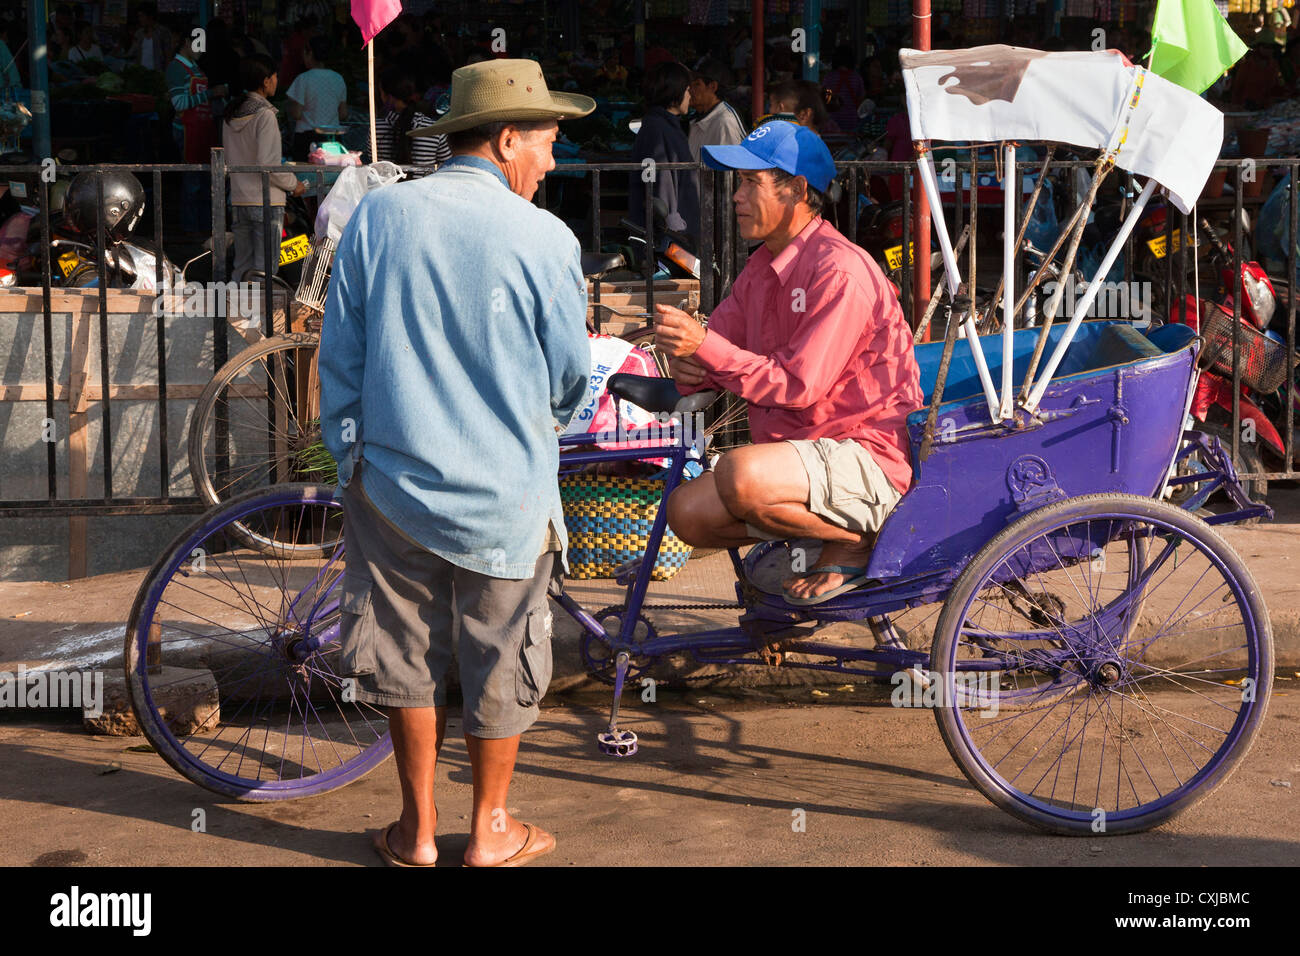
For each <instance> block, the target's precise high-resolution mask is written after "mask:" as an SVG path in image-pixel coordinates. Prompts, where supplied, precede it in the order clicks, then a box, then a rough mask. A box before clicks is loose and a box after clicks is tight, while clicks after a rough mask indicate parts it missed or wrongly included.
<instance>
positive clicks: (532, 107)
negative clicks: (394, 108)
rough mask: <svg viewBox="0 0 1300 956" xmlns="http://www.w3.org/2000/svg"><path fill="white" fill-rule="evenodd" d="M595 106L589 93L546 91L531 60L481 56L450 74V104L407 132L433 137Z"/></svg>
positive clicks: (569, 114)
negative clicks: (437, 116)
mask: <svg viewBox="0 0 1300 956" xmlns="http://www.w3.org/2000/svg"><path fill="white" fill-rule="evenodd" d="M595 108H596V101H595V100H593V99H592V98H591V97H590V96H582V95H580V94H577V93H552V92H551V91H550V90H548V89H547V88H546V78H545V77H543V76H542V67H541V64H539V63H538V62H537V61H536V60H484V61H483V62H481V63H471V64H470V65H469V66H462V67H461V68H460V69H458V70H456V71H455V72H454V73H452V74H451V108H450V109H448V110H447V113H446V115H445V116H443V117H442V119H440V120H438V121H437V122H436V123H433V124H431V125H429V126H422V127H420V128H419V129H418V130H412V131H411V132H410V133H409V134H408V135H410V136H412V137H417V136H437V135H439V134H442V133H454V132H456V131H457V130H462V129H470V128H472V127H474V126H482V125H483V124H484V123H496V122H500V121H502V120H521V121H527V120H548V119H554V120H561V119H575V118H577V117H579V116H586V115H587V114H588V113H590V112H591V111H592V110H594V109H595Z"/></svg>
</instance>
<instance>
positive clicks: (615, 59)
mask: <svg viewBox="0 0 1300 956" xmlns="http://www.w3.org/2000/svg"><path fill="white" fill-rule="evenodd" d="M596 79H598V80H604V81H606V82H607V83H609V84H611V85H613V86H622V85H623V84H624V83H626V82H627V67H625V66H624V65H623V56H622V54H620V53H619V52H618V49H617V48H615V49H613V50H610V51H609V56H607V57H605V64H604V65H603V66H602V67H601V68H600V72H598V73H597V74H596Z"/></svg>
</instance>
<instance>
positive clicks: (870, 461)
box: [787, 438, 903, 534]
mask: <svg viewBox="0 0 1300 956" xmlns="http://www.w3.org/2000/svg"><path fill="white" fill-rule="evenodd" d="M787 444H790V445H793V446H794V450H795V451H797V452H798V453H799V458H800V459H801V460H802V461H803V468H804V471H806V472H807V473H808V501H807V505H808V510H809V511H811V512H812V513H813V514H815V515H817V516H818V517H819V518H824V519H825V520H827V521H829V522H830V523H831V524H833V525H837V526H839V527H841V528H846V529H848V530H849V531H856V532H859V533H861V534H868V533H870V534H874V533H875V532H877V531H879V530H880V526H881V525H882V524H884V523H885V518H886V517H888V516H889V512H891V511H893V510H894V505H896V504H898V500H899V499H900V498H902V497H903V496H902V495H901V494H899V493H898V489H897V488H895V487H894V485H893V483H892V482H891V481H890V480H889V479H888V478H886V477H885V473H884V472H883V471H881V470H880V466H879V465H878V464H876V460H875V459H874V458H872V457H871V453H870V452H869V451H867V450H866V449H865V448H863V447H862V445H860V444H859V443H858V442H856V441H854V440H853V439H851V438H848V439H845V440H844V441H836V440H835V439H834V438H814V439H810V440H805V439H799V440H796V441H791V442H788V443H787Z"/></svg>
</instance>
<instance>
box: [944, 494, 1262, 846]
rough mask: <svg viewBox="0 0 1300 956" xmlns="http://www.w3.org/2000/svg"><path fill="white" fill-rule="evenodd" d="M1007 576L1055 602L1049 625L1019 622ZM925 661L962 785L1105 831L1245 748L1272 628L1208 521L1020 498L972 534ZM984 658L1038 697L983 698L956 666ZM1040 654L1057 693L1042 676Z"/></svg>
mask: <svg viewBox="0 0 1300 956" xmlns="http://www.w3.org/2000/svg"><path fill="white" fill-rule="evenodd" d="M1136 541H1145V547H1144V548H1141V549H1137V548H1135V547H1134V546H1133V543H1134V542H1136ZM1121 553H1124V554H1127V555H1128V556H1129V557H1128V558H1127V559H1122V560H1119V561H1116V564H1117V565H1124V566H1120V567H1112V568H1108V567H1107V563H1108V560H1109V559H1110V555H1112V554H1116V555H1117V554H1121ZM1138 554H1140V557H1139V558H1138V559H1137V560H1139V561H1140V564H1138V565H1137V566H1136V572H1137V573H1136V574H1134V573H1133V572H1134V570H1135V568H1134V567H1133V566H1132V564H1131V562H1132V560H1133V556H1134V555H1138ZM1126 562H1127V563H1126ZM1117 575H1118V577H1117ZM1010 581H1019V582H1020V583H1021V584H1023V585H1024V588H1025V589H1027V590H1029V591H1031V592H1042V593H1052V594H1055V595H1058V596H1060V597H1062V598H1064V599H1065V600H1066V602H1067V603H1068V604H1069V605H1070V609H1069V610H1068V611H1067V613H1065V614H1060V615H1058V617H1057V622H1058V626H1056V627H1055V628H1048V629H1044V628H1043V627H1042V626H1041V622H1038V621H1030V620H1028V618H1027V617H1026V615H1025V614H1024V613H1023V612H1021V613H1020V620H1019V621H1017V620H1016V610H1015V607H1014V602H1005V601H1001V600H1000V596H1001V595H1002V594H1003V593H1005V592H1006V591H1007V590H1008V589H1007V582H1010ZM932 662H933V663H932V665H931V666H932V669H933V672H934V677H935V678H937V679H939V680H941V681H942V682H943V687H942V694H941V696H940V698H939V702H940V706H938V707H937V708H936V710H935V716H936V719H937V720H938V723H939V731H940V734H941V735H942V736H943V740H944V743H945V745H946V746H947V747H948V750H949V752H950V753H951V754H952V756H953V759H954V760H956V762H957V764H958V766H960V767H961V769H962V772H963V773H964V774H965V775H966V777H967V779H968V780H970V782H971V783H972V784H973V785H974V786H975V787H976V789H978V790H979V791H980V792H981V793H983V794H984V795H985V796H986V797H988V798H989V800H991V801H992V802H993V803H994V804H995V805H996V806H998V807H1000V808H1002V809H1003V810H1006V811H1007V812H1008V813H1010V814H1012V815H1013V816H1015V817H1017V818H1018V819H1020V820H1023V821H1025V822H1028V823H1032V824H1034V825H1035V826H1038V827H1041V828H1043V829H1046V830H1050V831H1052V832H1054V833H1061V834H1066V835H1086V836H1099V835H1116V834H1120V833H1135V832H1139V831H1142V830H1146V829H1149V828H1151V827H1154V826H1156V825H1158V824H1160V823H1163V822H1165V821H1167V820H1169V819H1171V818H1172V817H1174V816H1175V815H1176V814H1179V813H1181V812H1183V811H1185V810H1187V809H1188V808H1189V807H1191V806H1192V805H1193V804H1195V803H1197V802H1199V801H1200V800H1202V799H1204V798H1205V797H1207V796H1209V794H1210V793H1212V792H1213V791H1214V790H1215V789H1216V788H1217V787H1218V786H1219V785H1220V784H1221V783H1223V781H1224V780H1225V779H1226V778H1227V777H1228V776H1229V775H1230V774H1231V772H1232V771H1233V769H1234V768H1235V767H1236V766H1237V765H1238V764H1239V763H1240V762H1241V760H1242V759H1243V758H1244V757H1245V756H1246V753H1247V752H1248V751H1249V749H1250V746H1251V743H1252V742H1253V741H1254V738H1255V736H1256V735H1257V733H1258V731H1259V728H1260V726H1261V724H1262V721H1263V717H1264V712H1265V709H1266V707H1267V703H1268V696H1269V684H1270V681H1271V680H1272V674H1273V639H1272V632H1271V629H1270V625H1269V620H1268V612H1267V609H1266V608H1265V607H1264V603H1263V601H1262V599H1261V597H1260V592H1259V588H1258V586H1257V585H1256V584H1255V582H1254V580H1253V578H1252V577H1251V574H1250V571H1249V570H1248V569H1247V568H1246V565H1245V563H1244V562H1243V561H1242V560H1241V558H1240V557H1239V556H1238V555H1237V554H1236V552H1234V551H1233V550H1232V548H1231V547H1230V546H1229V545H1228V544H1227V543H1226V542H1225V541H1224V540H1223V539H1222V538H1221V537H1219V535H1218V534H1217V533H1216V532H1215V531H1214V529H1212V528H1211V527H1210V526H1209V525H1207V524H1206V523H1205V522H1204V521H1203V520H1201V519H1200V518H1198V517H1196V516H1195V515H1192V514H1189V513H1188V512H1186V511H1184V510H1183V509H1180V508H1176V507H1174V506H1172V505H1169V504H1165V503H1164V502H1159V501H1155V500H1153V499H1150V498H1143V497H1140V496H1136V495H1124V494H1096V495H1084V496H1080V497H1076V498H1069V499H1066V500H1065V501H1061V502H1057V503H1055V504H1052V505H1049V506H1047V507H1044V508H1041V509H1039V510H1037V511H1034V512H1031V513H1030V514H1028V515H1025V516H1024V517H1022V518H1020V519H1018V520H1017V521H1015V522H1013V523H1012V524H1010V525H1008V527H1006V528H1005V529H1004V530H1003V531H1002V532H1000V533H999V534H998V535H996V536H995V537H994V538H993V539H992V540H990V541H989V542H988V544H987V545H985V546H984V548H983V549H982V550H981V551H980V552H979V553H978V554H977V555H976V556H975V557H974V559H973V560H972V561H971V562H970V564H969V565H968V566H967V567H966V569H965V570H964V571H963V572H962V574H961V576H960V577H959V578H958V579H957V581H956V582H955V584H954V585H953V587H952V590H951V591H950V592H949V596H948V599H947V601H946V602H945V604H944V608H943V611H942V613H941V614H940V616H939V621H938V624H937V626H936V630H935V641H934V646H933V651H932ZM989 664H993V665H995V666H996V669H995V670H994V672H993V673H994V674H996V676H997V680H999V681H1002V682H1005V681H1006V680H1007V678H1008V675H1010V677H1011V678H1012V679H1015V678H1016V677H1017V676H1018V675H1021V674H1026V675H1029V677H1030V678H1031V679H1033V680H1039V681H1041V682H1043V684H1044V688H1045V689H1044V692H1043V693H1042V695H1041V699H1039V700H1031V701H1028V702H1027V704H1028V706H1023V705H1024V704H1025V703H1026V702H1020V703H1021V704H1022V706H1018V707H1016V708H1015V709H1014V710H1007V711H1001V710H999V709H998V708H997V706H996V705H997V701H998V697H997V694H996V693H995V692H990V691H989V690H988V688H986V687H980V686H978V685H977V682H976V681H975V680H972V679H971V675H972V674H973V675H976V677H978V675H979V674H980V673H981V672H980V671H978V670H974V669H973V668H972V665H976V666H985V667H987V666H989ZM1052 668H1055V669H1057V670H1058V671H1059V673H1060V674H1061V675H1062V677H1063V680H1065V681H1067V682H1072V686H1070V687H1068V692H1061V690H1060V688H1059V686H1057V689H1056V690H1055V691H1054V692H1049V691H1048V690H1047V687H1048V686H1050V682H1047V681H1046V680H1045V678H1044V677H1043V674H1044V673H1046V671H1048V670H1050V669H1052ZM954 675H957V676H956V677H955V676H954Z"/></svg>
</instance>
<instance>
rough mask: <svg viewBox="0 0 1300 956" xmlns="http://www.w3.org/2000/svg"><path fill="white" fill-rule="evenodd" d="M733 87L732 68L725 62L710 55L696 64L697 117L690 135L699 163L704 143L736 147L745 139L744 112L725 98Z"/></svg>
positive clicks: (693, 97)
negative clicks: (740, 112) (737, 109)
mask: <svg viewBox="0 0 1300 956" xmlns="http://www.w3.org/2000/svg"><path fill="white" fill-rule="evenodd" d="M730 86H731V71H730V70H728V69H727V66H726V64H725V63H723V62H721V61H720V60H716V59H713V58H712V57H709V58H706V59H704V60H701V61H700V62H699V63H698V64H697V65H696V67H695V74H694V76H692V77H691V86H690V91H691V106H692V107H694V109H695V118H694V119H693V120H691V132H690V136H688V137H687V140H688V142H689V143H690V146H691V155H692V156H694V157H695V161H696V162H699V160H700V147H702V146H732V145H735V144H736V143H739V142H740V141H741V140H742V139H744V138H745V127H744V124H743V123H741V121H740V115H739V114H738V113H737V112H736V111H735V109H734V108H733V107H732V105H731V104H730V103H728V102H726V100H725V99H723V97H724V96H725V95H726V91H727V89H728V88H729V87H730Z"/></svg>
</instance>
